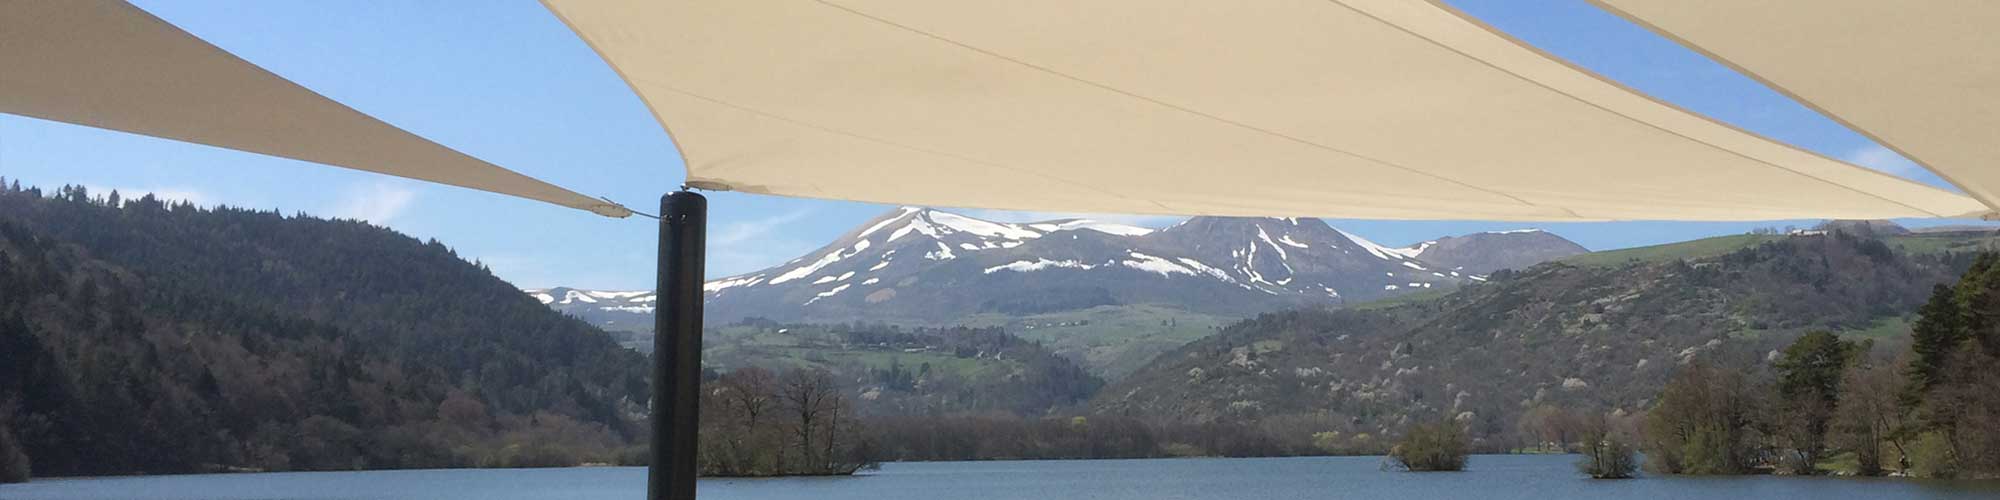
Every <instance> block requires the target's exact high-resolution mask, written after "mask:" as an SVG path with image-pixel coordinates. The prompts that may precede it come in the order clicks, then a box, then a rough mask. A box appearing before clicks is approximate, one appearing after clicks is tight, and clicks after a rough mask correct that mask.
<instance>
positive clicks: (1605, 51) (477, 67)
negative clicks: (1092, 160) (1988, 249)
mask: <svg viewBox="0 0 2000 500" xmlns="http://www.w3.org/2000/svg"><path fill="white" fill-rule="evenodd" d="M135 3H137V4H139V5H140V6H141V7H142V8H145V9H146V10H148V11H150V12H153V13H154V14H155V15H158V16H160V17H162V18H164V19H166V20H167V21H169V22H172V23H174V24H176V25H178V26H180V27H182V28H183V29H186V30H188V31H190V32H193V33H194V34H196V35H198V36H201V37H202V38H205V39H207V40H209V41H210V42H212V43H215V44H216V45H218V46H221V47H222V48H224V49H227V50H229V51H231V52H234V53H236V54H237V55H239V56H242V57H243V58H245V59H248V60H250V61H251V62H254V63H257V64H259V65H262V66H264V67H266V68H269V69H270V70H272V71H274V72H276V73H278V74H280V75H283V76H285V77H287V78H290V79H292V80H293V81H296V82H299V83H300V84H303V85H305V86H306V87H308V88H311V89H313V90H316V91H319V92H320V93H322V94H325V95H327V96H330V97H332V98H334V99H336V100H339V101H341V102H343V103H346V104H348V105H349V106H352V107H354V108H356V109H359V110H361V111H363V112H366V113H369V114H372V115H375V116H376V117H379V118H382V119H383V120H386V121H388V122H389V123H393V124H396V125H398V126H401V127H403V128H405V129H408V130H410V131H413V132H416V133H417V134H419V135H423V136H425V137H428V138H430V139H432V140H435V141H437V142H439V143H442V144H445V145H447V146H451V147H453V148H456V149H458V150H460V151H464V152H467V153H469V154H472V155H473V156H477V157H480V158H483V159H486V160H488V161H491V162H493V163H496V164H499V165H503V166H507V167H509V168H513V169H516V170H519V171H521V172H523V173H526V174H529V175H533V176H536V177H540V178H543V179H546V180H549V181H551V182H554V183H556V184H559V185H562V186H565V187H569V188H571V189H574V190H576V191H578V192H581V193H585V194H588V195H594V196H604V197H608V198H611V199H613V200H616V201H619V202H621V203H624V204H626V205H628V206H633V207H641V209H642V210H647V211H651V210H650V209H651V208H652V207H654V206H655V205H656V202H655V201H654V200H656V199H657V198H658V197H659V195H660V194H661V193H663V192H665V191H667V190H669V189H672V188H673V187H674V186H677V185H679V183H680V180H681V175H682V169H681V162H680V158H679V156H678V155H677V154H676V153H675V151H674V150H673V146H672V142H671V141H669V139H668V138H667V136H666V133H665V132H664V131H663V130H662V129H661V128H660V126H659V125H658V124H657V123H655V122H654V121H653V120H652V117H651V115H650V114H649V113H648V112H647V111H646V109H645V108H644V105H643V104H641V103H640V101H639V99H638V98H637V97H636V96H635V95H633V94H632V93H631V91H630V90H629V89H628V88H627V87H626V86H625V85H624V83H622V82H620V81H619V80H618V78H617V76H616V75H615V74H613V73H612V71H611V70H610V68H609V67H607V66H605V64H604V63H603V61H602V60H601V59H599V58H598V57H597V56H596V54H594V53H592V52H591V51H590V49H589V48H588V47H586V46H585V45H584V44H583V43H582V41H581V40H578V39H577V38H576V37H575V36H574V35H573V34H571V33H570V32H569V31H568V29H567V28H565V27H564V26H563V25H562V24H561V22H559V21H557V20H556V19H555V17H554V16H552V15H550V14H549V13H548V12H547V11H546V10H544V9H543V8H542V7H541V6H540V5H539V4H537V3H535V2H528V1H517V2H472V1H448V2H308V1H273V2H176V1H162V0H140V1H137V2H135ZM1450 3H1452V4H1454V5H1457V6H1458V7H1460V8H1462V9H1465V10H1466V11H1468V12H1470V13H1471V14H1473V15H1474V16H1477V17H1479V18H1480V19H1483V20H1485V21H1487V22H1489V23H1491V24H1493V25H1495V26H1497V27H1499V28H1500V29H1502V30H1504V31H1506V32H1508V33H1510V34H1513V35H1514V36H1516V37H1519V38H1521V39H1523V40H1526V41H1527V42H1529V43H1532V44H1535V45H1536V46H1539V47H1541V48H1543V49H1545V50H1548V51H1549V52H1552V53H1554V54H1556V55H1558V56H1560V57H1563V58H1566V59H1569V60H1571V61H1573V62H1576V63H1578V64H1580V65H1582V66H1584V67H1586V68H1589V69H1591V70H1594V71H1597V72H1599V73H1601V74H1604V75H1606V76H1608V77H1610V78H1612V79H1615V80H1618V81H1620V82H1623V83H1625V84H1627V85H1630V86H1632V87H1634V88H1637V89H1639V90H1640V91H1643V92H1646V93H1649V94H1652V95H1653V96H1656V97H1659V98H1661V99H1664V100H1667V101H1670V102H1673V103H1675V104H1678V105H1681V106H1683V107H1685V108H1688V109H1690V110H1693V111H1695V112H1697V113H1702V114H1705V115H1708V116H1711V117H1714V118H1717V119H1720V120H1722V121H1725V122H1728V123H1730V124H1733V125H1736V126H1739V127H1743V128H1745V129H1748V130H1751V131H1754V132H1757V133H1760V134H1764V135H1765V136H1768V137H1771V138H1774V139H1777V140H1780V141H1784V142H1787V143H1790V144H1793V145H1797V146H1800V147H1803V148H1806V149H1810V150H1813V151H1817V152H1819V153H1822V154H1825V155H1828V156H1832V157H1836V158H1842V159H1847V160H1849V161H1854V162H1857V163H1861V164H1864V165H1867V166H1870V167H1874V168H1878V169H1881V170H1884V171H1887V172H1890V173H1893V174H1897V175H1902V176H1905V177H1909V178H1912V179H1916V180H1919V181H1923V182H1929V183H1933V184H1936V185H1940V186H1943V185H1944V184H1943V182H1942V181H1939V180H1938V179H1937V178H1936V177H1934V176H1932V175H1930V174H1929V173H1928V172H1924V171H1923V170H1922V169H1921V168H1917V167H1916V166H1915V165H1913V164H1911V163H1909V162H1908V161H1906V160H1903V159H1902V158H1900V157H1898V156H1896V155H1895V154H1894V153H1890V152H1888V151H1887V150H1886V149H1883V148H1881V147H1879V146H1876V145H1874V144H1873V143H1871V142H1869V141H1868V140H1867V139H1865V138H1863V137H1861V136H1860V135H1858V134H1855V133H1854V132H1852V131H1849V130H1847V129H1845V128H1843V127H1841V126H1840V125H1838V124H1836V123H1834V122H1832V121H1830V120H1827V119H1825V118H1824V117H1821V116H1819V115H1818V114H1815V113H1813V112H1812V111H1810V110H1808V109H1806V108H1804V107H1803V106H1800V105H1798V104H1797V103H1794V102H1792V101H1790V100H1789V99H1786V98H1785V97H1783V96H1780V95H1778V94H1776V93H1774V92H1772V91H1771V90H1769V89H1767V88H1765V87H1763V86H1761V85H1759V84H1757V83H1756V82H1754V81H1752V80H1750V79H1748V78H1745V77H1743V76H1741V75H1738V74H1736V73H1734V72H1732V71H1730V70H1729V69H1727V68H1724V67H1722V66H1720V65H1717V64H1715V63H1713V62H1710V61H1708V60H1706V59H1704V58H1702V57H1701V56H1699V55H1696V54H1694V53H1692V52H1689V51H1687V50H1685V49H1682V48H1681V47H1679V46H1677V45H1675V44H1673V43H1672V42H1669V41H1667V40H1664V39H1661V38H1659V37H1657V36H1654V35H1652V34H1651V33H1648V32H1646V31H1645V30H1643V29H1640V28H1638V27H1636V26H1633V25H1631V24H1629V23H1626V22H1625V21H1623V20H1621V19H1618V18H1616V17H1615V16H1611V15H1609V14H1606V13H1604V12H1601V11H1599V10H1597V9H1596V8H1594V7H1591V6H1589V5H1587V4H1585V3H1583V2H1581V1H1575V0H1562V1H1556V0H1547V1H1544V0H1450ZM0 176H5V177H8V178H10V179H20V180H21V181H22V182H23V183H24V184H33V185H40V186H44V187H50V186H56V185H61V184H82V185H86V186H90V187H91V188H92V189H93V190H99V191H102V190H108V189H117V190H119V191H121V192H123V193H136V192H154V193H157V194H160V195H162V196H167V197H175V198H183V199H190V200H192V201H195V202H196V203H200V204H204V205H213V204H227V205H234V206H244V207H254V208H261V209H278V210H281V211H283V212H285V213H288V214H289V213H293V212H305V213H310V214H316V215H323V216H338V217H349V218H360V219H365V220H368V221H370V222H373V223H376V224H382V225H386V226H388V227H392V228H395V229H397V230H399V231H402V232H404V233H408V234H411V235H413V236H417V237H420V238H432V237H434V238H437V239H439V240H442V241H444V242H446V243H447V244H449V245H451V246H453V247H454V248H456V249H457V250H458V251H459V253H460V255H464V256H466V257H468V258H472V259H477V260H480V261H482V262H484V263H486V264H488V265H489V266H491V267H492V268H493V269H494V270H495V271H496V272H497V273H499V274H500V276H502V277H503V278H506V279H508V280H509V281H512V282H513V283H515V284H517V285H520V286H524V287H545V286H554V285H571V286H580V287H592V288H616V289H646V288H651V285H652V273H653V251H654V248H653V246H654V245H655V235H654V227H653V224H652V222H651V221H650V220H646V219H641V218H632V219H626V220H612V219H605V218H601V217H597V216H594V215H590V214H588V213H585V212H581V211H576V210H570V209H565V208H559V207H555V206H551V205H544V204H540V203H536V202H529V201H524V200H518V199H514V198H510V197H505V196H497V195H490V194H485V193H479V192H474V191H469V190H464V189H458V188H452V187H447V186H438V185H430V184H425V183H422V182H417V181H408V180H403V179H397V178H392V177H386V176H381V175H375V174H368V173H363V172H356V171H350V170H345V169H338V168H329V167H325V166H320V165H315V164H309V163H303V162H297V161H291V160H282V159H276V158H270V157H264V156H259V155H254V154H247V153H239V152H234V151H228V150H222V149H216V148H210V147H205V146H196V145H190V144H183V143H176V142H172V141H165V140H159V139H152V138H146V137H140V136H134V135H129V134H123V133H118V132H109V131H102V130H96V129H90V128H84V127H78V126H71V125H64V124H57V123H52V122H46V121H40V120H35V119H30V118H23V117H19V116H13V115H5V114H0ZM710 205H711V216H710V217H711V220H710V235H709V239H710V254H709V266H710V268H709V275H710V276H717V277H719V276H723V275H727V274H734V273H739V272H746V271H752V270H756V269H759V268H762V267H765V266H768V265H772V264H776V263H780V262H783V261H785V260H788V259H790V258H792V257H795V256H798V255H799V254H802V253H804V252H806V251H809V250H811V249H813V248H815V247H817V246H818V245H819V244H821V243H824V242H826V241H828V240H830V239H832V238H834V237H836V236H838V235H839V234H840V233H842V232H845V231H846V230H848V229H850V228H851V227H853V226H854V225H856V224H859V223H861V222H862V221H865V220H867V219H869V218H871V217H873V216H875V215H878V214H880V213H881V212H883V211H885V210H887V209H888V207H885V206H881V205H872V204H863V203H845V202H829V201H816V200H800V199H788V198H778V197H769V196H752V195H741V194H733V193H717V194H711V195H710ZM969 213H972V214H974V215H980V216H986V217H992V218H999V219H1009V220H1029V219H1034V218H1038V217H1042V216H1045V215H1048V214H1035V213H1007V212H991V211H970V212H969ZM1099 218H1104V219H1112V220H1120V221H1125V222H1131V223H1137V224H1142V225H1152V226H1163V225H1166V224H1171V223H1172V222H1174V221H1176V220H1178V219H1177V218H1165V217H1129V216H1104V217H1099ZM1328 222H1330V223H1333V224H1334V225H1336V226H1339V227H1341V228H1343V229H1346V230H1348V231H1350V232H1354V233H1357V234H1360V235H1362V236H1365V237H1368V238H1370V239H1373V240H1375V241H1377V242H1380V243H1384V244H1391V245H1406V244H1411V243H1415V242H1418V241H1423V240H1427V239H1432V238H1436V237H1439V236H1444V235H1451V234H1461V233H1467V232H1474V231H1485V230H1503V229H1516V228H1523V227H1542V228H1545V229H1549V230H1551V231H1554V232H1556V233H1557V234H1560V235H1562V236H1564V237H1567V238H1569V239H1572V240H1575V241H1577V242H1578V243H1581V244H1583V245H1584V246H1586V247H1589V248H1591V249H1594V250H1603V249H1612V248H1622V247H1630V246H1639V245H1647V244H1656V243H1665V242H1672V241H1680V240H1687V239H1693V238H1698V237H1703V236H1711V235H1718V234H1732V233H1741V232H1744V231H1748V230H1750V229H1752V228H1756V227H1765V226H1787V225H1797V226H1808V225H1811V224H1813V223H1815V221H1772V222H1761V223H1680V222H1627V223H1588V224H1581V223H1578V224H1521V223H1491V222H1477V221H1458V222H1453V221H1439V222H1387V221H1349V220H1329V221H1328ZM1903 222H1905V223H1906V224H1908V225H1913V226H1918V225H1933V224H1964V223H1970V221H1903Z"/></svg>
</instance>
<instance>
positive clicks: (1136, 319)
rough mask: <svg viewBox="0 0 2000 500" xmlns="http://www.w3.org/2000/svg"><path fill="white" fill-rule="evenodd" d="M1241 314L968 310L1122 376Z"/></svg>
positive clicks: (1153, 309)
mask: <svg viewBox="0 0 2000 500" xmlns="http://www.w3.org/2000/svg"><path fill="white" fill-rule="evenodd" d="M1236 319H1237V318H1230V317H1223V316H1213V315H1207V314H1200V313H1193V312H1187V311H1182V310H1178V309H1174V308H1170V307H1165V306H1157V305H1148V304H1141V305H1119V306H1098V307H1093V308H1089V309H1080V310H1075V311H1061V312H1054V313H1047V314H1036V315H1032V316H1022V317H1009V316H1005V315H1001V314H993V313H986V314H978V315H973V316H968V317H966V318H965V320H964V321H962V322H961V323H962V324H964V325H965V326H971V327H988V326H1003V327H1006V328H1007V331H1009V332H1012V333H1014V334H1015V335H1019V336H1021V338H1024V339H1028V340H1033V341H1037V342H1041V343H1042V344H1043V345H1045V346H1047V347H1048V348H1049V349H1050V350H1053V351H1055V352H1056V353H1057V354H1061V355H1063V356H1067V357H1069V358H1071V359H1075V360H1078V361H1080V362H1081V364H1083V366H1084V368H1086V369H1089V370H1090V371H1091V373H1093V374H1096V375H1097V376H1099V377H1103V378H1105V379H1107V380H1110V379H1117V378H1120V377H1123V376H1125V375H1126V374H1129V373H1131V372H1132V371H1133V370H1137V369H1139V367H1141V366H1145V364H1146V363H1147V362H1148V361H1151V360H1152V359H1153V357H1154V356H1158V355H1159V354H1160V353H1163V352H1167V351H1171V350H1174V349H1175V348H1178V347H1180V346H1182V345H1185V344H1187V343H1188V342H1193V341H1194V340H1195V339H1199V338H1202V337H1206V336H1208V335H1210V334H1213V333H1215V332H1216V330H1217V329H1218V328H1220V327H1222V326H1223V325H1227V324H1229V323H1233V322H1235V321H1236Z"/></svg>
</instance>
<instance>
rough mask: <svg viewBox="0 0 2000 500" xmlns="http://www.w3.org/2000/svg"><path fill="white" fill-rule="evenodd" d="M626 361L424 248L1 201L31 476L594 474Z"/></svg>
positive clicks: (469, 268)
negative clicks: (554, 469)
mask: <svg viewBox="0 0 2000 500" xmlns="http://www.w3.org/2000/svg"><path fill="white" fill-rule="evenodd" d="M645 366H646V364H645V362H644V358H643V357H642V356H641V355H639V354H637V353H634V352H631V351H629V350H626V349H621V348H619V347H618V346H617V345H616V344H615V343H614V342H613V341H612V340H611V339H610V338H609V337H608V336H606V335H605V334H604V333H603V332H601V331H598V330H597V329H595V328H593V327H591V326H590V325H588V324H585V323H584V322H582V321H579V320H576V319H573V318H568V317H565V316H563V315H561V314H559V313H555V312H552V311H550V310H548V309H547V308H545V307H543V306H542V305H541V304H539V303H537V302H536V301H535V300H533V299H531V298H528V297H526V296H524V295H522V294H521V293H520V292H519V291H518V290H516V289H515V288H514V287H513V286H510V285H509V284H507V283H506V282H504V281H501V280H500V279H498V278H496V277H494V276H493V275H492V273H491V272H489V271H488V270H487V269H485V268H484V267H482V266H478V265H475V264H472V263H468V262H466V261H464V260H462V259H460V258H459V257H458V256H457V255H455V254H454V253H453V252H452V251H451V250H450V249H448V248H446V247H445V246H444V245H442V244H440V243H438V242H436V241H431V242H428V243H426V242H420V241H417V240H415V239H412V238H409V237H407V236H403V235H401V234H398V233H395V232H393V231H390V230H387V229H384V228H380V227H375V226H371V225H368V224H364V223H360V222H354V221H340V220H324V219H318V218H312V217H307V216H293V217H287V216H283V215H280V214H277V213H273V212H261V211H250V210H239V209H230V208H217V209H214V210H207V209H199V208H196V207H194V206H191V205H187V204H168V203H163V202H161V201H159V200H155V199H152V198H151V197H147V198H142V199H136V200H121V199H119V196H118V195H117V194H115V193H111V194H106V195H103V196H101V197H100V196H94V193H88V192H86V191H85V190H84V189H82V188H68V187H66V188H63V189H61V190H60V191H59V192H57V193H55V194H54V196H44V195H43V193H41V192H40V191H38V190H34V189H29V190H22V189H20V188H19V187H18V186H14V187H10V188H7V189H5V190H0V371H4V376H0V442H4V441H7V439H5V438H8V437H11V438H13V439H12V441H15V442H17V443H18V444H19V445H20V446H21V447H22V448H23V449H24V450H25V452H26V455H27V457H28V458H29V459H30V460H32V462H33V469H34V472H35V474H36V475H38V476H52V475H78V474H110V473H137V472H196V471H209V470H231V469H267V470H286V469H348V468H385V467H447V466H475V465H488V466H490V465H513V466H526V465H572V464H575V463H577V462H579V461H583V460H605V459H608V457H611V456H614V455H615V454H616V453H617V452H618V451H619V448H621V447H623V446H625V444H626V443H629V442H632V438H634V437H635V436H634V433H635V432H637V431H638V430H639V429H638V427H640V426H638V425H635V422H637V421H638V420H637V419H639V418H642V417H643V416H644V412H645V403H646V395H647V384H646V378H645V377H646V370H645ZM0 444H4V443H0Z"/></svg>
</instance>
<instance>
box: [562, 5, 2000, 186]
mask: <svg viewBox="0 0 2000 500" xmlns="http://www.w3.org/2000/svg"><path fill="white" fill-rule="evenodd" d="M545 3H546V4H547V5H548V6H549V8H550V9H551V10H552V11H553V12H555V13H556V14H557V16H558V17H560V18H562V19H563V20H564V21H565V22H567V23H568V24H569V25H570V27H571V28H573V29H574V30H576V31H577V33H578V34H580V35H581V36H582V37H583V38H584V40H586V41H587V42H589V43H590V44H591V45H592V46H593V47H594V48H595V49H596V50H597V51H598V52H599V53H600V54H601V55H603V56H604V58H605V59H606V60H607V61H609V62H610V64H611V65H612V67H614V68H615V69H617V70H618V71H619V72H620V73H621V74H622V75H623V76H624V78H625V79H626V81H627V82H628V83H629V84H631V86H632V87H633V88H634V89H635V90H636V91H637V92H638V93H639V95H640V96H641V97H642V98H643V99H644V100H645V101H646V102H647V103H648V104H649V105H650V106H651V107H652V110H653V112H654V113H655V115H656V117H658V118H659V119H660V121H661V122H662V123H663V124H664V125H665V126H666V127H667V128H668V130H669V132H670V133H671V135H672V136H673V137H674V139H675V141H676V142H677V143H678V145H679V146H680V148H681V152H682V154H683V156H684V157H685V159H686V164H687V168H688V179H689V181H690V183H691V184H694V185H697V186H710V187H716V188H725V189H735V190H739V191H746V192H753V193H769V194H778V195H788V196H802V197H813V198H833V199H846V200H859V201H869V202H880V203H903V204H922V205H943V206H962V207H981V208H1000V209H1025V210H1061V211H1080V212H1113V213H1154V214H1205V215H1298V216H1330V217H1353V218H1375V219H1486V220H1549V221H1560V220H1631V219H1681V220H1768V219H1794V218H1885V217H1958V216H1971V215H1978V214H1981V213H1984V212H1985V211H1986V210H1987V209H1986V207H1984V206H1982V205H1981V204H1980V203H1978V202H1976V201H1974V200H1972V199H1970V198H1967V197H1964V196H1961V195H1957V194H1953V193H1949V192H1946V191H1942V190H1938V189H1934V188H1931V187H1928V186H1924V185H1920V184H1917V183H1913V182H1909V181H1905V180H1902V179H1899V178H1896V177H1892V176H1888V175H1884V174H1880V173H1877V172H1874V171H1870V170H1867V169H1863V168H1860V167H1856V166H1853V165H1849V164H1845V163H1842V162H1839V161H1835V160H1832V159H1828V158H1825V157H1822V156H1818V155H1815V154H1812V153H1809V152H1805V151H1802V150H1799V149H1796V148H1792V147H1789V146H1786V145H1782V144H1779V143H1775V142H1773V141H1770V140H1766V139H1764V138H1761V137H1758V136H1755V135H1752V134H1749V133H1746V132H1743V131H1740V130H1736V129H1733V128H1731V127H1728V126H1725V125H1721V124H1718V123H1716V122H1714V121H1711V120H1708V119H1705V118H1703V117H1700V116H1697V115H1693V114H1691V113H1688V112H1685V111H1682V110H1680V109H1677V108H1675V107H1673V106H1670V105H1667V104H1664V103H1661V102H1658V101H1655V100H1652V99H1650V98H1647V97H1645V96H1643V95H1640V94H1637V93H1635V92H1632V91H1630V90H1628V89H1625V88H1622V87H1620V86H1618V85H1616V84H1613V83H1609V82H1607V81H1605V80H1603V79H1601V78H1598V77H1596V76H1594V75H1591V74H1589V73H1587V72H1585V71H1582V70H1580V69H1578V68H1576V67H1573V66H1570V65H1568V64H1566V63H1564V62H1561V61H1559V60H1556V59H1554V58H1553V57H1550V56H1547V55H1545V54H1542V53H1540V52H1538V51H1536V50H1534V49H1532V48H1529V47H1528V46H1526V45H1524V44H1521V43H1518V42H1516V41H1515V40H1513V39H1510V38H1509V37H1507V36H1505V35H1503V34H1500V33H1498V32H1496V31H1494V30H1492V29H1490V28H1488V27H1487V26H1485V25H1483V24H1481V23H1479V22H1477V21H1475V20H1473V19H1470V18H1468V17H1466V16H1464V15H1462V14H1460V13H1459V12H1457V11H1455V10H1453V9H1451V8H1450V7H1447V6H1444V5H1441V4H1437V3H1430V2H1423V1H1412V0H1332V1H1329V0H1285V1H1269V2H1157V1H1145V0H1097V1H1089V2H1074V1H1061V0H1010V1H1002V2H938V1H934V0H822V1H812V0H731V1H723V2H698V1H656V0H545Z"/></svg>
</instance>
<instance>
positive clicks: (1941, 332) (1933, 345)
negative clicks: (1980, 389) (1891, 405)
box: [1903, 256, 1989, 407]
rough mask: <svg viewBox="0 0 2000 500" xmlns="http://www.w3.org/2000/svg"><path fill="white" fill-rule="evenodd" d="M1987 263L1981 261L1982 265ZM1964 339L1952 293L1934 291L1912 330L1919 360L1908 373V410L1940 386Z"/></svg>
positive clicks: (1939, 288)
mask: <svg viewBox="0 0 2000 500" xmlns="http://www.w3.org/2000/svg"><path fill="white" fill-rule="evenodd" d="M1988 260H1989V259H1987V258H1986V257H1984V256H1982V257H1981V258H1980V261H1981V262H1986V261H1988ZM1976 267H1977V266H1976ZM1965 337H1966V328H1965V314H1964V312H1963V311H1962V309H1961V308H1960V307H1959V302H1958V298H1957V296H1956V295H1955V293H1954V292H1953V290H1952V289H1951V288H1949V287H1946V286H1944V285H1938V286H1936V287H1935V288H1932V289H1931V298H1930V301H1929V302H1925V303H1924V307H1923V308H1922V309H1918V310H1917V322H1916V324H1913V325H1911V326H1910V350H1911V351H1912V352H1914V353H1915V355H1916V356H1915V358H1914V359H1911V360H1910V366H1909V367H1908V368H1906V369H1905V373H1906V375H1907V376H1908V377H1909V384H1908V385H1907V386H1905V393H1904V395H1903V397H1904V399H1903V403H1904V405H1905V406H1912V407H1913V406H1916V405H1917V404H1918V403H1919V402H1920V401H1922V399H1923V397H1924V395H1925V394H1926V393H1928V392H1930V390H1931V388H1932V387H1934V386H1936V385H1937V383H1938V382H1939V381H1940V380H1941V379H1942V376H1943V374H1944V367H1945V362H1946V361H1947V360H1949V359H1950V358H1951V353H1952V351H1953V350H1955V349H1957V348H1958V345H1959V344H1960V343H1962V342H1963V341H1964V340H1965Z"/></svg>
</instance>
